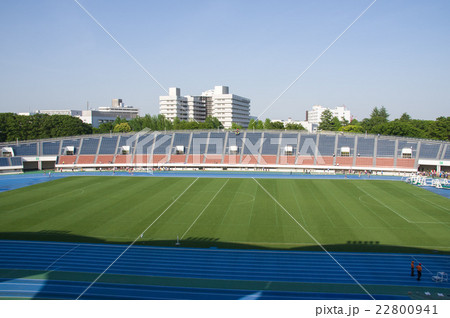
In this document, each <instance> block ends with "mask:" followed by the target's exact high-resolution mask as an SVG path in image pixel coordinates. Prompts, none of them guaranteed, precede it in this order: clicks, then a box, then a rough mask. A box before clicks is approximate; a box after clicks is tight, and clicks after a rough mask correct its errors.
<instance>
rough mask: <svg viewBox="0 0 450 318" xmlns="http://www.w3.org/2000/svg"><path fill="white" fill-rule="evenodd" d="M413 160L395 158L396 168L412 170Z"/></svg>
mask: <svg viewBox="0 0 450 318" xmlns="http://www.w3.org/2000/svg"><path fill="white" fill-rule="evenodd" d="M414 163H415V160H414V159H404V158H397V168H411V169H412V168H414Z"/></svg>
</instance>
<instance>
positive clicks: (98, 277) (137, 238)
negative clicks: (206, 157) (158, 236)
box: [76, 177, 198, 300]
mask: <svg viewBox="0 0 450 318" xmlns="http://www.w3.org/2000/svg"><path fill="white" fill-rule="evenodd" d="M197 180H198V177H197V179H195V180H194V181H193V182H192V183H191V184H190V185H189V186H188V187H187V188H186V189H185V190H184V191H183V192H182V193H181V194H180V195H179V196H178V197H177V198H176V199H175V200H174V201H172V203H171V204H170V205H169V206H168V207H167V208H166V209H165V210H164V211H163V212H162V213H161V214H160V215H159V216H158V217H157V218H156V219H155V220H154V221H153V222H152V223H151V224H150V225H149V226H147V228H146V229H145V230H144V231H143V232H142V233H141V234H139V235H138V237H136V239H135V240H134V241H133V242H132V243H131V244H130V245H128V247H127V248H126V249H125V250H124V251H123V252H122V253H121V254H120V255H119V256H117V258H116V259H115V260H114V261H113V262H112V263H111V264H109V266H108V267H107V268H106V269H105V270H104V271H103V272H102V273H101V274H100V275H98V276H97V278H96V279H95V280H94V281H93V282H92V283H91V284H90V285H89V286H88V287H87V288H86V289H85V290H84V291H83V292H82V293H81V294H80V295H79V296H78V297H77V298H76V299H77V300H78V299H80V298H81V297H82V296H83V295H84V294H85V293H86V292H87V291H88V289H89V288H91V287H92V285H94V284H95V283H96V282H97V281H98V280H99V279H100V277H102V276H103V274H105V273H106V271H107V270H108V269H110V268H111V266H113V265H114V263H115V262H117V261H118V260H119V258H121V257H122V255H123V254H125V252H126V251H128V250H129V249H130V247H132V246H133V245H134V243H136V241H137V240H139V239H140V238H141V237H142V236H143V235H144V233H145V232H146V231H147V230H148V229H149V228H150V227H151V226H152V225H153V224H155V222H156V221H158V220H159V218H160V217H161V216H163V214H164V213H166V211H167V210H169V209H170V207H171V206H172V205H174V203H175V202H177V200H178V199H179V198H180V197H181V196H182V195H183V194H185V193H186V191H187V190H189V188H190V187H191V186H192V185H193V184H194V183H195V182H196V181H197Z"/></svg>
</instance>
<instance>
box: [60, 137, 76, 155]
mask: <svg viewBox="0 0 450 318" xmlns="http://www.w3.org/2000/svg"><path fill="white" fill-rule="evenodd" d="M80 141H81V139H78V138H75V139H64V140H63V141H62V146H61V155H65V154H66V153H65V150H66V148H67V147H74V153H73V154H74V155H75V154H76V153H78V150H79V147H80Z"/></svg>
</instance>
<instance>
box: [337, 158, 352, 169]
mask: <svg viewBox="0 0 450 318" xmlns="http://www.w3.org/2000/svg"><path fill="white" fill-rule="evenodd" d="M336 166H340V167H351V166H353V156H352V157H336Z"/></svg>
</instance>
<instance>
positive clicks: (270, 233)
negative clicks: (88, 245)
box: [0, 176, 450, 253]
mask: <svg viewBox="0 0 450 318" xmlns="http://www.w3.org/2000/svg"><path fill="white" fill-rule="evenodd" d="M264 189H265V190H266V191H267V192H269V193H270V195H268V194H267V193H266V191H265V190H264ZM271 196H272V197H271ZM275 200H276V201H278V202H279V204H280V205H281V206H282V207H281V206H280V205H279V204H278V203H276V202H275ZM449 203H450V200H449V199H446V198H444V197H441V196H438V195H436V194H433V193H431V192H428V191H426V190H423V189H420V188H417V187H414V186H412V185H409V184H406V183H403V182H399V181H377V180H311V179H308V180H306V179H304V180H299V179H283V180H281V179H279V180H277V179H257V180H254V179H251V178H249V179H235V178H233V179H225V178H217V179H213V178H199V179H195V178H157V177H105V176H103V177H102V176H100V177H86V176H83V177H69V178H65V179H59V180H53V181H50V182H46V183H43V184H38V185H34V186H30V187H26V188H21V189H18V190H13V191H8V192H4V193H0V239H23V240H53V241H74V242H100V243H131V242H132V241H134V240H135V239H136V238H137V237H138V236H139V235H140V233H142V232H143V231H144V230H145V229H146V228H147V227H149V226H150V225H151V224H152V225H151V226H150V228H149V229H148V230H147V231H146V232H145V235H144V237H143V238H139V240H138V242H137V244H151V245H169V246H173V245H174V244H175V241H176V238H177V236H179V237H180V238H181V242H182V245H183V246H193V247H212V246H214V247H237V248H278V249H280V248H281V249H299V250H319V247H318V246H317V242H316V241H314V239H313V238H312V237H314V238H315V239H316V240H317V241H318V242H320V244H322V245H323V246H325V248H326V249H327V250H334V251H380V252H381V251H383V252H386V251H393V252H394V251H395V252H409V251H415V252H417V251H420V252H436V251H439V252H443V253H448V252H449V251H450V235H449V233H450V204H449ZM291 216H292V217H291ZM293 218H294V219H295V220H296V221H295V220H294V219H293ZM297 222H298V223H297ZM305 229H306V230H307V231H308V232H309V233H310V234H311V235H308V234H307V233H306V231H305ZM311 236H312V237H311Z"/></svg>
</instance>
